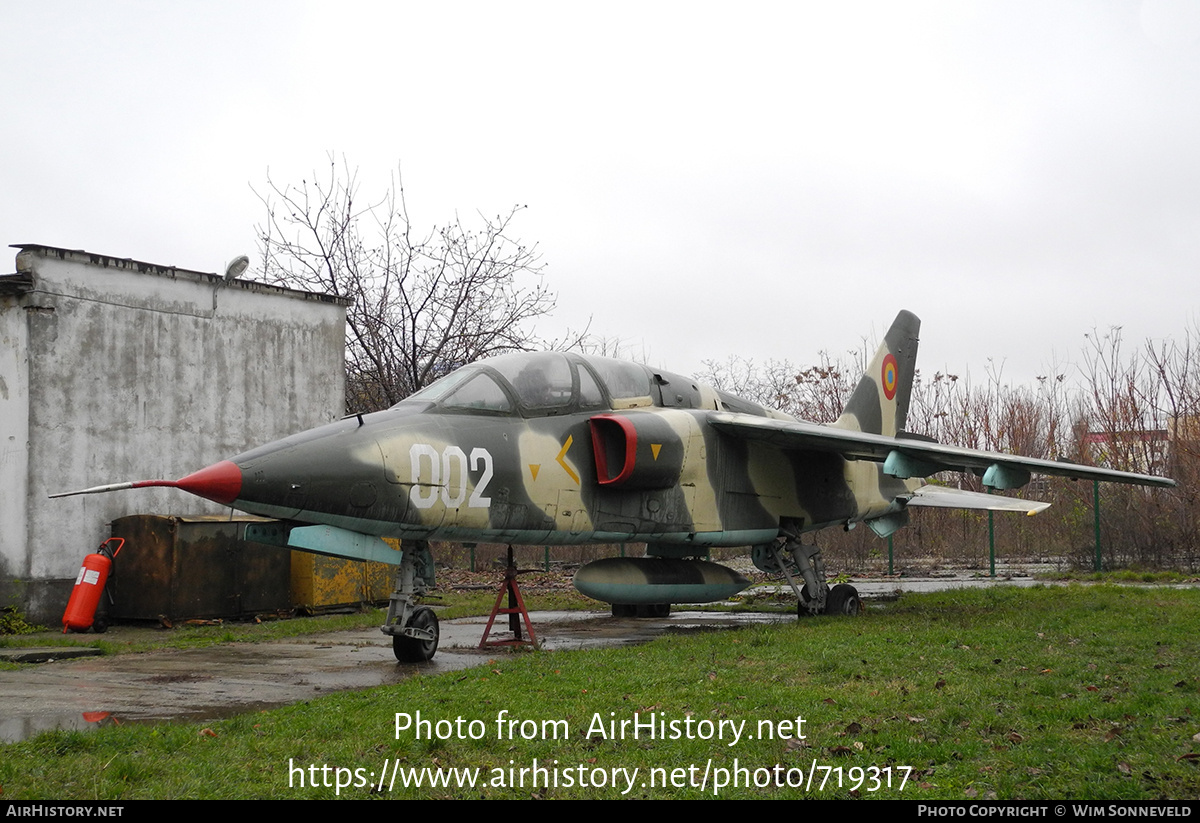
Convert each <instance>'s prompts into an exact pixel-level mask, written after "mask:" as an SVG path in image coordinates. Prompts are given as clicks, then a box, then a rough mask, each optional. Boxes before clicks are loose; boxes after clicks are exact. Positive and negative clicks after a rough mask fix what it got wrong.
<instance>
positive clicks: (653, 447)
mask: <svg viewBox="0 0 1200 823" xmlns="http://www.w3.org/2000/svg"><path fill="white" fill-rule="evenodd" d="M650 451H651V452H653V453H654V459H655V460H657V459H658V453H659V452H660V451H662V443H651V444H650Z"/></svg>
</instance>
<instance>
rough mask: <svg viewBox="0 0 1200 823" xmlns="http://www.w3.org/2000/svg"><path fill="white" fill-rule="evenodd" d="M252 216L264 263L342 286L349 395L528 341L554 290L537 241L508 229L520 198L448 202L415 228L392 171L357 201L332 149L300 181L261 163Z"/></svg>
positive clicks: (376, 397) (400, 390) (312, 285)
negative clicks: (545, 277)
mask: <svg viewBox="0 0 1200 823" xmlns="http://www.w3.org/2000/svg"><path fill="white" fill-rule="evenodd" d="M259 198H260V199H261V200H262V201H263V204H264V205H265V206H266V209H267V217H266V220H265V221H264V222H263V224H262V225H260V226H258V227H257V231H258V236H259V251H260V253H261V256H262V269H263V275H264V276H265V277H266V279H267V280H269V281H271V282H275V283H280V284H283V285H288V286H293V287H296V288H302V289H308V290H312V291H321V292H325V293H328V294H333V295H337V296H339V297H346V298H350V299H352V300H353V301H354V305H353V306H351V307H350V309H349V310H348V311H347V318H346V322H347V340H346V344H347V345H346V349H347V351H346V381H347V392H346V395H347V396H346V404H347V409H348V410H349V411H374V410H377V409H382V408H386V407H387V406H390V405H392V404H393V403H396V402H398V401H400V400H402V399H404V398H405V397H407V396H408V395H410V394H412V393H413V392H414V391H417V390H418V389H420V388H422V387H424V386H426V385H428V384H429V383H430V382H432V381H433V380H435V379H437V378H438V377H441V376H442V375H443V374H445V373H446V372H448V371H450V370H451V369H454V368H457V367H458V366H461V365H463V364H466V363H470V362H472V361H474V360H478V359H479V358H482V357H486V356H489V355H492V354H499V353H503V352H507V351H519V350H525V349H530V348H533V347H535V346H536V345H537V344H538V341H537V340H536V338H535V337H534V334H533V332H532V330H531V329H530V328H529V327H528V324H529V322H530V321H532V320H534V319H535V318H538V317H541V316H543V315H545V314H547V313H549V312H550V311H551V310H552V309H553V308H554V305H555V295H554V293H553V292H551V291H550V290H549V289H548V288H547V287H546V285H545V284H544V283H543V281H542V277H541V275H542V270H543V264H542V262H541V256H540V254H539V252H538V250H537V246H536V245H532V246H526V245H524V244H522V243H521V242H520V241H518V240H515V239H513V238H512V237H510V235H509V232H510V230H511V228H512V224H513V221H514V220H515V219H516V217H517V215H518V214H519V213H520V211H521V210H522V209H523V208H524V207H523V206H514V207H513V208H512V209H511V210H510V211H509V212H508V213H507V214H500V215H497V216H495V217H491V218H489V217H486V216H484V215H483V214H482V213H481V214H479V223H478V224H477V225H475V226H470V225H467V224H465V223H464V222H463V221H462V220H461V219H460V218H459V217H458V215H457V214H456V215H455V217H454V219H453V220H452V221H450V222H449V223H447V224H445V225H443V226H435V227H433V228H431V229H428V230H419V229H417V228H416V227H414V226H413V223H412V220H411V219H410V218H409V214H408V205H407V202H406V201H405V196H404V186H403V185H402V181H401V178H400V177H399V174H397V175H396V176H395V177H393V178H392V180H391V181H390V183H389V186H388V188H387V191H386V192H385V193H384V194H383V196H382V197H380V198H379V199H378V200H373V201H372V200H367V201H365V202H364V201H361V200H360V199H359V183H358V177H357V171H356V170H355V169H352V168H351V167H350V166H349V165H348V164H347V163H346V161H345V160H344V159H343V160H342V162H341V164H340V166H339V164H338V162H337V161H336V160H335V159H334V158H333V157H332V156H331V157H330V158H329V168H328V171H327V173H326V174H323V175H321V176H320V178H319V179H318V178H317V176H316V175H314V179H313V180H311V181H310V180H302V181H301V182H300V185H299V186H296V185H282V186H280V185H278V184H276V183H275V182H274V181H272V180H271V179H270V176H269V174H268V177H267V185H266V191H265V193H264V194H259Z"/></svg>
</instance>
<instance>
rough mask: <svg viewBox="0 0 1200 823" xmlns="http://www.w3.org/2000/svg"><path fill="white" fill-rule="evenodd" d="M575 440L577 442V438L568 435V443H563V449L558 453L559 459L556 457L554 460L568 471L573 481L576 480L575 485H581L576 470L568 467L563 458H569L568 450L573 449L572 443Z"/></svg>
mask: <svg viewBox="0 0 1200 823" xmlns="http://www.w3.org/2000/svg"><path fill="white" fill-rule="evenodd" d="M574 440H575V438H574V437H572V436H571V435H569V434H568V435H567V442H566V443H563V447H562V448H561V449H559V452H558V457H556V458H554V459H555V461H557V463H558V465H560V466H562V467H563V468H564V469H566V471H567V474H568V475H569V476H570V478H571V479H572V480H574V481H575V483H576V484H577V485H578V483H579V475H577V474H576V473H575V470H574V469H572V468H571V467H570V466H568V465H567V461H565V460H563V458H564V457H566V456H567V449H569V448H571V443H572V442H573V441H574Z"/></svg>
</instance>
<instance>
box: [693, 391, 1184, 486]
mask: <svg viewBox="0 0 1200 823" xmlns="http://www.w3.org/2000/svg"><path fill="white" fill-rule="evenodd" d="M708 421H709V423H710V424H711V425H712V426H713V428H715V429H717V430H718V431H721V432H724V433H725V434H728V435H731V436H733V437H739V438H742V439H745V440H760V441H763V442H766V443H770V444H771V445H773V446H777V447H778V448H781V449H808V450H813V451H825V452H836V453H837V454H840V455H841V456H842V457H845V458H847V459H849V460H870V461H873V462H876V463H882V464H883V471H884V473H885V474H889V475H892V476H893V477H898V478H909V477H928V476H929V475H931V474H936V473H938V472H943V471H969V472H974V473H976V474H979V475H981V476H982V477H983V483H984V485H986V486H991V487H992V488H995V489H1015V488H1019V487H1021V486H1023V485H1025V484H1026V483H1027V482H1029V478H1030V475H1031V474H1033V473H1037V474H1051V475H1057V476H1060V477H1073V478H1075V479H1077V480H1107V481H1112V482H1116V483H1133V484H1137V485H1140V486H1159V487H1164V488H1170V487H1173V486H1175V481H1174V480H1171V479H1169V478H1166V477H1155V476H1153V475H1149V474H1135V473H1133V472H1121V471H1114V470H1113V469H1101V468H1097V467H1095V466H1084V465H1082V464H1080V463H1067V462H1063V461H1058V460H1042V459H1039V458H1036V457H1021V456H1019V455H1015V454H1001V453H999V452H987V451H980V450H978V449H964V448H960V447H958V446H947V445H943V444H941V443H935V442H932V441H928V440H923V439H917V438H916V437H913V436H911V435H910V436H908V437H905V436H900V437H887V436H885V435H880V434H868V433H866V432H860V431H851V430H849V429H839V428H834V427H832V426H819V425H817V424H815V423H801V422H799V421H795V420H776V419H774V418H770V417H756V416H754V415H749V414H733V413H730V412H713V413H711V414H710V415H709V416H708ZM930 499H932V493H931V495H930ZM914 502H915V501H914ZM918 505H921V504H918ZM924 505H937V504H935V503H925V504H924ZM942 505H949V504H948V503H944V504H942ZM959 505H960V506H961V505H962V504H961V503H960V504H959Z"/></svg>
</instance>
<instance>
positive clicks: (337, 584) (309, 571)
mask: <svg viewBox="0 0 1200 823" xmlns="http://www.w3.org/2000/svg"><path fill="white" fill-rule="evenodd" d="M395 572H396V570H395V568H394V567H393V566H389V565H387V564H385V563H366V562H362V561H356V560H343V559H341V558H337V557H326V556H324V555H320V554H311V553H309V552H292V604H293V605H294V606H297V607H300V608H305V609H309V610H312V611H322V610H325V609H330V608H334V607H338V606H347V605H358V604H360V603H378V602H382V601H385V600H387V599H388V597H389V596H390V595H391V593H392V578H393V577H394V575H395Z"/></svg>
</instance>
